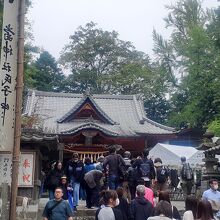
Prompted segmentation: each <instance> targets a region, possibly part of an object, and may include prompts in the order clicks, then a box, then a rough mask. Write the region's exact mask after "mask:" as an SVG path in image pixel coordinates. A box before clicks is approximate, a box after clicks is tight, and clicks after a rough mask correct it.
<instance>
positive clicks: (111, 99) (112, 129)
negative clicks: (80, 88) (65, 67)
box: [24, 90, 174, 136]
mask: <svg viewBox="0 0 220 220" xmlns="http://www.w3.org/2000/svg"><path fill="white" fill-rule="evenodd" d="M83 100H84V101H85V96H84V95H81V94H70V93H53V92H41V91H34V90H33V91H29V92H28V95H27V97H26V100H25V109H24V113H25V114H28V115H32V114H36V115H38V116H39V117H40V118H42V119H43V131H44V132H45V133H54V134H61V133H72V132H74V131H75V132H76V131H77V130H78V129H80V130H81V129H83V128H89V127H90V128H91V129H98V130H99V129H100V130H103V132H104V133H106V134H107V133H108V135H110V134H112V135H113V134H114V136H139V135H140V134H156V135H159V134H173V133H174V129H173V128H170V127H167V126H164V125H161V124H159V123H156V122H154V121H152V120H150V119H148V118H147V117H146V115H145V111H144V106H143V102H142V100H141V98H140V97H139V96H138V95H93V96H92V100H93V102H94V105H95V106H96V108H97V109H98V110H99V113H100V114H102V115H103V116H104V117H105V118H107V119H108V120H109V123H104V122H101V121H98V120H95V119H93V120H92V123H91V121H90V120H89V119H86V120H83V119H76V120H72V121H68V122H65V120H61V119H65V117H67V116H68V115H70V114H71V113H73V112H74V111H75V110H76V108H77V107H76V106H77V105H79V103H80V104H82V103H83ZM58 121H59V122H61V123H58ZM113 122H114V123H113Z"/></svg>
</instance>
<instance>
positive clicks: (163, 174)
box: [154, 158, 169, 191]
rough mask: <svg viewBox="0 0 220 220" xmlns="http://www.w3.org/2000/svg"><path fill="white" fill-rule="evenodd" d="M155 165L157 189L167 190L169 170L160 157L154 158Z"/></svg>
mask: <svg viewBox="0 0 220 220" xmlns="http://www.w3.org/2000/svg"><path fill="white" fill-rule="evenodd" d="M154 167H155V182H154V185H155V189H156V190H157V191H163V190H167V188H168V184H167V183H168V179H169V173H168V170H167V169H166V168H165V167H164V166H163V162H162V160H161V159H160V158H156V159H155V160H154Z"/></svg>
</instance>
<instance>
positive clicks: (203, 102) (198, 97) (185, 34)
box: [154, 0, 220, 128]
mask: <svg viewBox="0 0 220 220" xmlns="http://www.w3.org/2000/svg"><path fill="white" fill-rule="evenodd" d="M167 8H168V10H169V11H170V13H169V15H168V17H167V18H166V19H165V21H166V24H167V27H171V28H172V30H173V31H172V34H171V37H170V39H169V40H164V39H163V38H162V37H161V36H160V35H158V34H157V33H154V40H155V42H156V43H155V45H156V47H155V51H156V52H157V59H158V62H157V64H158V65H159V66H160V67H161V69H164V70H165V73H166V74H165V75H166V76H167V79H168V80H169V81H170V82H172V86H173V90H172V91H171V92H170V93H169V94H170V97H171V98H170V105H171V107H172V111H171V113H170V116H169V124H171V125H175V126H178V127H182V126H191V127H200V128H202V127H204V126H207V124H208V123H210V121H212V120H213V119H214V118H215V117H216V115H217V113H218V112H219V107H220V103H219V100H220V99H219V92H218V89H217V87H218V85H219V80H220V79H219V70H220V69H219V67H220V65H219V64H220V62H219V61H220V59H219V58H220V57H219V49H218V48H216V44H215V42H214V40H213V37H212V36H211V35H210V33H209V32H208V30H207V23H208V22H210V16H209V15H210V14H209V13H208V12H205V11H204V10H203V9H202V7H201V2H200V1H198V0H184V1H178V2H177V3H176V4H175V5H171V6H168V7H167ZM173 76H174V77H173Z"/></svg>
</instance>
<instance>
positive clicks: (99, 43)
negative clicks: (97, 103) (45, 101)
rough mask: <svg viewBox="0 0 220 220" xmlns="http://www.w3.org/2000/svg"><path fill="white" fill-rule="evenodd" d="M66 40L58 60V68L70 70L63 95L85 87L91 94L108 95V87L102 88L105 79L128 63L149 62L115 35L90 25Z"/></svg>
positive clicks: (80, 90)
mask: <svg viewBox="0 0 220 220" xmlns="http://www.w3.org/2000/svg"><path fill="white" fill-rule="evenodd" d="M70 39H71V42H70V43H69V44H68V45H66V47H65V48H64V50H63V52H62V55H61V58H60V62H61V64H63V65H64V66H65V67H69V68H70V69H71V70H72V74H71V75H70V76H69V77H68V79H67V83H66V88H67V91H71V92H80V93H81V92H83V91H84V90H85V88H87V87H89V88H90V89H91V90H92V92H94V93H105V92H108V91H109V89H110V87H111V85H108V84H106V82H107V81H106V78H110V77H111V76H114V75H115V74H117V73H118V72H119V71H120V69H121V68H122V67H123V66H124V65H126V64H128V63H132V62H137V61H138V62H140V61H141V62H142V63H145V62H146V63H148V62H149V59H148V56H146V55H145V54H144V53H142V52H138V51H136V50H135V49H134V46H133V45H132V44H131V43H130V42H128V41H122V40H120V39H119V38H118V33H117V32H115V31H112V32H108V31H103V30H102V29H98V28H96V24H95V23H93V22H90V23H88V24H86V25H85V27H82V26H80V27H79V28H78V30H77V31H76V32H75V33H74V35H72V36H71V37H70Z"/></svg>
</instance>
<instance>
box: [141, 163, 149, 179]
mask: <svg viewBox="0 0 220 220" xmlns="http://www.w3.org/2000/svg"><path fill="white" fill-rule="evenodd" d="M140 171H141V177H149V176H150V164H149V163H142V164H141V165H140Z"/></svg>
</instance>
